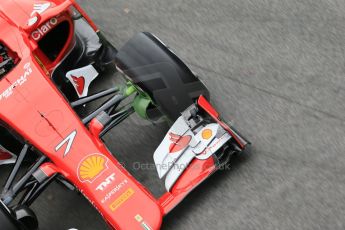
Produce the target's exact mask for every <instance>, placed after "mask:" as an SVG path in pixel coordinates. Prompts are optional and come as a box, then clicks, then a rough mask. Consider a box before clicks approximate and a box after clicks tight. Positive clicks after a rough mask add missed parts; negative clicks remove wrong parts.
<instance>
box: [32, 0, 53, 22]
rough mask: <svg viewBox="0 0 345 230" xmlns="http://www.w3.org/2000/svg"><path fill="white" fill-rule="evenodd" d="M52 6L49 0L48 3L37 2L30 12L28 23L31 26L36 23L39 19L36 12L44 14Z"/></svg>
mask: <svg viewBox="0 0 345 230" xmlns="http://www.w3.org/2000/svg"><path fill="white" fill-rule="evenodd" d="M50 6H51V4H50V3H49V2H46V3H35V4H34V7H33V10H32V12H31V14H30V16H31V18H30V19H29V21H28V25H29V26H31V25H33V24H35V23H36V22H37V20H38V17H37V16H34V15H35V14H36V13H37V14H42V13H44V12H45V11H46V10H48V9H49V7H50Z"/></svg>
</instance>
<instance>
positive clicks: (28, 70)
mask: <svg viewBox="0 0 345 230" xmlns="http://www.w3.org/2000/svg"><path fill="white" fill-rule="evenodd" d="M31 74H32V69H31V63H30V62H28V63H26V64H25V65H24V74H23V75H22V76H20V77H19V78H18V79H17V80H15V81H14V82H13V83H12V84H11V86H10V87H8V88H7V89H6V90H5V91H3V92H2V93H1V94H0V101H1V100H2V99H7V98H9V97H10V96H11V95H12V94H13V89H14V88H16V87H18V86H21V85H23V84H24V83H25V82H26V81H27V80H28V77H29V76H30V75H31Z"/></svg>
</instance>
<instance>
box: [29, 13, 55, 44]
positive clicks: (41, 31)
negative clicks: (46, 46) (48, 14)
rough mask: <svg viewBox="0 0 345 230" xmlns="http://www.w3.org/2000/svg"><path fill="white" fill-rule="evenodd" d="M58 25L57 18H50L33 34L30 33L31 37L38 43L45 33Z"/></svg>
mask: <svg viewBox="0 0 345 230" xmlns="http://www.w3.org/2000/svg"><path fill="white" fill-rule="evenodd" d="M56 24H58V19H57V18H51V19H50V20H49V21H47V22H46V23H44V24H43V25H41V26H40V27H39V28H37V29H36V30H35V31H34V32H32V33H31V37H32V38H33V39H34V40H35V41H38V40H40V39H41V38H42V37H43V36H44V35H45V34H46V33H48V32H49V31H50V30H51V29H52V28H54V26H55V25H56Z"/></svg>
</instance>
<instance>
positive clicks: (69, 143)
mask: <svg viewBox="0 0 345 230" xmlns="http://www.w3.org/2000/svg"><path fill="white" fill-rule="evenodd" d="M76 136H77V130H74V131H73V132H72V133H71V134H70V135H68V136H67V137H66V138H65V139H64V140H63V141H62V142H61V143H60V144H58V145H57V146H56V148H55V152H57V151H59V150H60V149H61V148H62V146H64V145H65V144H66V143H67V145H66V149H65V152H64V154H63V157H66V156H67V154H68V153H69V152H70V151H71V148H72V145H73V141H74V139H75V137H76Z"/></svg>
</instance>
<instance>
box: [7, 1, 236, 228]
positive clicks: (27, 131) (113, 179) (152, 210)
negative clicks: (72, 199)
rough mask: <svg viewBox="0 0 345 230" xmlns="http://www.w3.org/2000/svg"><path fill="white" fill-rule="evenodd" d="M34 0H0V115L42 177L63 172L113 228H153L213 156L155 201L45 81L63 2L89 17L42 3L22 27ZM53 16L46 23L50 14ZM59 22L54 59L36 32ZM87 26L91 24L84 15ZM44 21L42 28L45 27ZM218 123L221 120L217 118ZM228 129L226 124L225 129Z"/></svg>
mask: <svg viewBox="0 0 345 230" xmlns="http://www.w3.org/2000/svg"><path fill="white" fill-rule="evenodd" d="M34 3H36V1H33V0H31V1H28V0H4V1H2V2H1V5H0V9H1V12H0V27H1V31H0V42H2V43H3V44H5V45H6V46H7V47H8V48H9V49H10V50H12V51H13V52H14V53H15V54H13V55H17V61H18V63H17V64H16V67H15V68H14V69H13V70H12V71H11V72H10V73H9V74H7V75H6V76H5V77H3V78H2V79H1V82H0V95H1V96H0V120H1V121H2V122H4V123H5V124H7V125H8V126H9V127H11V128H12V129H13V130H15V132H16V133H18V134H19V135H20V136H22V137H23V138H24V139H25V140H26V141H27V142H28V143H30V144H31V145H32V146H34V147H35V148H36V149H37V150H38V151H39V152H41V153H43V154H44V155H46V156H47V157H48V158H49V159H50V161H51V163H45V164H44V165H42V166H41V169H42V170H43V171H44V172H45V173H46V174H47V175H48V176H50V175H52V174H55V173H60V174H62V175H63V176H64V177H65V178H66V179H68V180H69V181H70V182H71V183H73V184H74V185H75V186H76V187H77V188H78V189H79V190H80V191H81V192H82V193H83V195H84V196H85V197H86V198H87V199H88V200H89V201H90V202H91V203H92V204H93V205H94V207H95V208H96V209H97V210H98V211H99V212H100V213H101V215H102V216H103V217H104V219H105V220H106V221H107V223H108V224H109V226H110V227H111V228H113V229H126V230H135V229H159V228H160V226H161V222H162V218H163V216H164V215H166V214H167V213H168V212H169V211H170V210H171V209H172V208H174V207H175V206H176V205H177V204H178V203H179V202H180V201H181V200H182V199H183V198H184V197H185V196H186V195H187V194H188V193H189V192H190V191H191V190H192V189H193V188H194V187H196V186H197V185H198V184H200V183H201V182H202V181H203V180H205V179H206V178H207V177H209V176H210V175H211V174H212V173H213V172H214V171H215V170H216V166H215V162H214V160H213V158H209V159H208V160H206V161H201V160H197V159H195V160H193V162H192V164H191V165H190V166H189V168H188V169H187V170H186V171H185V172H184V173H183V175H182V176H181V177H180V178H179V180H178V182H177V183H176V184H175V185H174V187H173V188H172V189H171V191H170V192H167V193H166V194H164V195H163V196H162V197H161V198H159V199H156V198H155V197H153V196H152V195H151V193H150V192H149V191H148V190H147V189H146V188H145V187H143V186H142V185H141V184H140V183H139V182H138V181H137V180H136V179H135V178H133V176H132V175H130V174H129V173H128V172H127V171H126V169H125V168H123V167H122V166H121V164H120V163H119V162H118V161H117V160H116V158H114V156H113V155H112V154H111V153H110V152H109V151H108V150H107V148H106V146H105V145H104V144H103V142H102V141H101V140H100V139H99V137H98V134H99V132H100V130H101V129H102V125H101V124H100V123H99V122H98V121H97V120H93V121H92V122H91V123H90V125H89V127H85V125H84V124H83V123H82V122H81V120H80V118H79V117H78V116H77V114H76V113H75V112H74V110H73V109H72V108H71V106H70V104H69V103H68V102H67V101H66V100H65V98H64V97H63V95H62V94H61V93H60V91H59V90H58V88H57V87H56V86H55V84H54V83H53V82H52V81H51V73H52V71H53V70H54V67H55V66H56V65H57V64H58V63H59V62H60V61H61V59H62V58H63V57H64V56H65V55H66V53H67V52H68V51H69V49H70V46H71V44H72V43H73V32H72V30H73V20H72V19H71V11H70V7H71V6H73V7H75V8H77V9H78V10H79V11H80V12H81V13H82V14H83V16H84V17H85V18H86V19H88V20H89V17H88V16H87V15H86V14H85V13H84V12H83V11H82V10H81V9H80V7H79V6H78V5H77V4H76V3H74V1H59V0H54V1H49V3H50V4H51V7H50V8H49V9H47V10H46V11H45V12H44V13H42V14H40V15H39V17H40V18H39V19H40V20H39V23H38V24H37V25H35V26H34V27H32V26H31V27H30V26H28V20H29V19H30V17H33V16H35V15H36V14H32V11H33V5H34ZM52 18H53V20H57V21H53V22H50V20H52ZM61 21H67V22H68V23H70V25H71V26H70V29H71V33H70V36H69V38H68V42H67V43H66V46H65V47H64V48H63V50H62V52H61V53H60V54H59V55H58V57H57V58H56V59H55V60H54V61H50V60H49V59H48V58H47V57H45V56H44V54H43V53H42V52H41V51H40V49H39V47H38V45H37V41H39V39H40V34H43V33H44V30H46V29H47V28H48V30H49V28H50V27H54V26H55V25H56V24H58V23H60V22H61ZM89 23H90V25H92V27H93V29H94V30H95V31H97V27H96V26H95V25H94V24H93V23H92V21H91V20H89ZM44 26H46V27H47V28H44ZM199 105H200V106H201V107H202V108H204V109H205V111H206V112H208V113H209V114H210V115H211V116H212V117H213V118H214V119H215V120H217V121H218V122H220V121H219V119H218V114H217V112H216V111H215V110H214V109H213V108H212V106H211V105H210V104H208V102H207V101H206V100H205V99H204V98H200V99H199ZM221 125H222V126H223V127H225V128H226V125H225V124H223V123H221ZM229 130H230V129H229Z"/></svg>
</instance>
